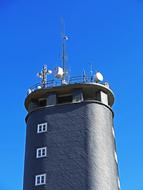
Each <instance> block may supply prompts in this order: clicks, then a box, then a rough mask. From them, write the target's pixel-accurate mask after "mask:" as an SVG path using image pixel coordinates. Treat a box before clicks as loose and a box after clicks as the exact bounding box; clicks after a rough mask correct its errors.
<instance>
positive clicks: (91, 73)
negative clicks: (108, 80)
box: [90, 63, 93, 82]
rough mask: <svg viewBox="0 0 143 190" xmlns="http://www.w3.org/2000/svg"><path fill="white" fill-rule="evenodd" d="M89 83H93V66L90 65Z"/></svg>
mask: <svg viewBox="0 0 143 190" xmlns="http://www.w3.org/2000/svg"><path fill="white" fill-rule="evenodd" d="M90 81H91V82H93V66H92V63H91V64H90Z"/></svg>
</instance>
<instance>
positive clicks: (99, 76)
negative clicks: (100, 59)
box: [95, 72, 104, 82]
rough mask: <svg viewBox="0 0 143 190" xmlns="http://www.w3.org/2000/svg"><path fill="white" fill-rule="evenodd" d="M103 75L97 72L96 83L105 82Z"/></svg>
mask: <svg viewBox="0 0 143 190" xmlns="http://www.w3.org/2000/svg"><path fill="white" fill-rule="evenodd" d="M103 79H104V78H103V75H102V74H101V73H100V72H97V73H96V74H95V81H96V82H102V81H103Z"/></svg>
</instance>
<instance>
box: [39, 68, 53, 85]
mask: <svg viewBox="0 0 143 190" xmlns="http://www.w3.org/2000/svg"><path fill="white" fill-rule="evenodd" d="M51 73H52V71H51V70H49V69H48V68H47V65H44V66H43V68H42V71H41V72H40V73H37V76H38V77H39V78H41V79H42V81H41V83H42V87H43V88H45V87H46V84H47V75H49V74H51Z"/></svg>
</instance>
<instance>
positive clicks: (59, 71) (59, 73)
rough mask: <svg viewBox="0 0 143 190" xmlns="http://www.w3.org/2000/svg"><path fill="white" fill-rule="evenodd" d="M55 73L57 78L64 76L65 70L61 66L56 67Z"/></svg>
mask: <svg viewBox="0 0 143 190" xmlns="http://www.w3.org/2000/svg"><path fill="white" fill-rule="evenodd" d="M53 74H54V76H55V77H56V78H58V79H60V78H63V76H64V71H63V68H61V67H56V68H55V69H54V71H53Z"/></svg>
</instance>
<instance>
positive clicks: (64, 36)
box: [62, 19, 68, 84]
mask: <svg viewBox="0 0 143 190" xmlns="http://www.w3.org/2000/svg"><path fill="white" fill-rule="evenodd" d="M67 40H68V37H67V36H66V35H65V24H64V20H63V19H62V67H63V77H62V84H66V83H67V81H66V76H67V68H66V59H67V56H66V41H67Z"/></svg>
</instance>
